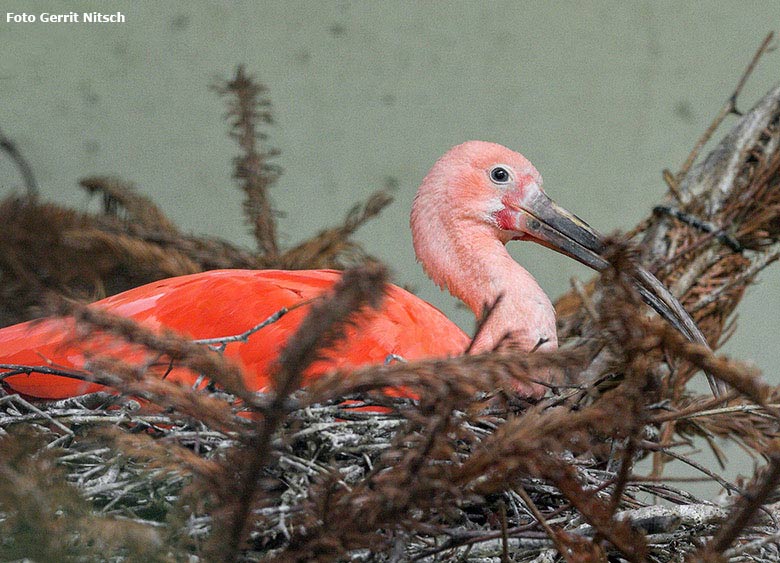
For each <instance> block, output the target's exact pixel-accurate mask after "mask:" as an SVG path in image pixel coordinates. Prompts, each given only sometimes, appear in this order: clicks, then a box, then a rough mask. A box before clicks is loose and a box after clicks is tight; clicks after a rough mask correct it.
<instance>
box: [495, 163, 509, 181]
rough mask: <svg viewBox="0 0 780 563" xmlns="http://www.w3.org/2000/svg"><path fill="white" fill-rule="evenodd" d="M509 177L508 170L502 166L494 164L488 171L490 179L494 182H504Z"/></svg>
mask: <svg viewBox="0 0 780 563" xmlns="http://www.w3.org/2000/svg"><path fill="white" fill-rule="evenodd" d="M510 178H511V176H510V175H509V171H508V170H507V169H506V168H504V167H503V166H496V167H495V168H493V169H492V170H491V171H490V179H491V180H493V182H495V183H496V184H506V183H508V182H509V180H510Z"/></svg>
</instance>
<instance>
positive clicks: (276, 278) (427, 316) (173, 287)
mask: <svg viewBox="0 0 780 563" xmlns="http://www.w3.org/2000/svg"><path fill="white" fill-rule="evenodd" d="M339 277H340V273H339V272H336V271H333V270H300V271H282V270H214V271H209V272H204V273H199V274H192V275H189V276H181V277H176V278H170V279H166V280H161V281H159V282H154V283H151V284H147V285H145V286H141V287H138V288H135V289H131V290H129V291H126V292H124V293H120V294H118V295H115V296H112V297H108V298H106V299H103V300H101V301H98V302H97V303H95V304H94V306H96V307H100V308H101V309H103V310H106V311H108V312H111V313H114V314H117V315H120V316H124V317H130V318H133V319H135V320H136V321H138V322H139V323H141V324H142V325H144V326H145V327H147V328H151V329H154V330H160V329H162V328H169V329H172V330H174V331H176V332H178V333H180V334H182V335H184V336H187V337H190V338H194V339H207V338H218V337H225V336H232V335H236V334H241V333H243V332H244V331H246V330H248V329H250V328H251V327H253V326H255V325H257V324H258V323H260V322H262V321H263V320H265V319H266V318H268V317H269V316H270V315H272V314H274V313H276V312H277V311H279V310H280V309H282V308H284V307H287V308H289V307H291V306H293V305H296V304H298V303H300V302H301V301H307V300H310V299H313V298H316V297H317V296H319V295H321V294H322V293H323V292H326V291H327V290H329V289H330V288H331V287H332V286H333V284H334V283H335V282H336V281H337V280H338V279H339ZM308 308H309V306H308V305H304V306H302V307H299V308H297V309H295V310H292V311H290V312H289V313H287V314H286V315H284V316H282V317H281V318H280V319H279V320H277V321H276V322H274V323H271V324H269V325H268V326H266V327H264V328H262V329H261V330H260V331H258V332H257V333H255V334H253V335H252V336H250V338H249V340H248V342H244V343H242V342H235V343H229V344H228V345H227V348H226V349H225V355H226V356H227V357H229V358H231V359H234V360H236V361H237V362H238V363H239V365H240V366H241V367H242V368H243V371H244V374H245V379H246V384H247V386H248V387H249V388H250V389H252V390H255V391H263V390H265V389H267V387H268V386H269V381H270V379H269V373H270V372H271V370H272V369H273V366H274V361H275V359H276V357H277V355H278V353H279V351H280V349H281V348H282V346H283V345H284V343H285V342H286V341H287V339H288V338H289V337H290V336H292V335H293V334H294V332H295V331H296V329H297V328H298V325H299V324H300V322H301V321H302V320H303V318H304V317H305V316H306V313H307V311H308ZM355 321H356V322H355V324H354V325H350V326H348V327H347V335H346V338H345V339H344V340H343V341H342V342H340V343H338V344H337V345H336V346H335V347H334V348H333V349H331V350H328V351H327V352H326V354H325V357H324V359H323V360H320V361H318V362H316V363H315V364H314V365H312V366H311V368H310V369H309V370H308V371H307V373H306V377H307V378H311V377H315V376H316V375H318V374H321V373H324V372H326V371H329V370H332V369H350V368H354V367H357V366H360V365H365V364H378V363H382V362H384V361H385V358H387V357H388V355H389V354H396V355H399V356H402V357H404V358H406V359H410V360H411V359H418V358H424V357H444V356H451V355H456V354H460V353H462V352H463V350H464V349H465V348H466V346H467V344H468V338H467V337H466V335H465V334H464V333H463V332H462V331H461V330H460V329H459V328H458V327H457V326H455V325H454V324H453V323H452V322H451V321H449V320H448V319H447V318H446V317H445V316H444V315H443V314H442V313H441V312H440V311H439V310H438V309H436V308H435V307H433V306H432V305H430V304H428V303H426V302H424V301H422V300H421V299H419V298H417V297H415V296H414V295H412V294H410V293H409V292H407V291H405V290H403V289H401V288H399V287H397V286H393V285H390V286H388V290H387V295H386V297H385V299H384V301H383V304H382V308H381V310H380V311H368V310H366V311H363V312H361V313H360V314H359V315H358V316H357V317H355ZM73 328H74V327H73V322H72V321H70V320H68V319H47V320H43V321H33V322H28V323H22V324H19V325H15V326H11V327H7V328H4V329H0V364H16V365H25V366H31V365H32V366H42V365H46V366H50V367H55V368H62V369H76V370H78V369H81V368H83V367H84V363H85V354H86V355H87V356H90V355H95V356H101V355H108V356H113V357H117V358H121V359H125V360H127V359H128V357H131V358H132V359H133V361H134V362H142V361H143V360H144V359H148V358H147V357H146V355H145V354H143V353H142V352H141V351H140V350H138V349H135V350H132V351H131V350H130V348H129V347H128V346H127V345H125V344H118V343H117V341H116V340H115V339H113V338H106V337H102V338H97V339H92V341H91V343H90V344H87V345H85V344H83V343H81V342H79V341H77V340H74V336H76V335H75V334H74V331H73ZM167 377H168V378H169V379H173V380H178V381H181V382H183V383H187V384H192V383H194V381H195V379H196V378H197V375H196V374H194V373H192V372H190V371H188V370H185V369H183V368H179V369H174V370H173V372H171V373H169V374H168V375H167ZM3 383H4V385H5V386H6V387H7V388H9V389H10V390H11V391H13V392H18V393H22V394H24V395H28V396H31V397H39V398H48V399H56V398H64V397H71V396H76V395H80V394H84V393H89V392H92V391H95V390H98V389H100V387H99V386H97V385H95V384H92V383H86V382H83V381H79V380H76V379H70V378H64V377H59V376H53V375H47V374H41V373H32V374H30V375H26V374H24V375H14V376H11V377H8V378H6V379H5V380H4V381H3Z"/></svg>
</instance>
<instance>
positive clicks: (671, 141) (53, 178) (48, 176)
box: [0, 0, 780, 384]
mask: <svg viewBox="0 0 780 563" xmlns="http://www.w3.org/2000/svg"><path fill="white" fill-rule="evenodd" d="M3 4H4V6H5V11H9V12H28V13H33V14H39V13H41V12H44V11H48V12H66V11H69V10H73V11H77V12H81V11H102V12H113V11H117V10H120V11H122V12H124V13H125V15H126V18H127V22H126V23H124V24H99V25H96V24H93V25H89V24H42V23H36V24H9V23H6V22H5V15H4V14H2V13H1V12H0V15H2V20H0V42H1V43H2V46H3V55H4V56H3V57H1V58H0V100H2V104H1V105H0V127H1V128H2V129H3V131H4V132H5V133H6V134H7V135H9V136H10V137H12V138H13V139H15V140H16V141H17V142H18V144H19V146H20V148H21V150H22V151H23V152H24V154H25V155H26V156H27V157H28V158H29V160H30V162H31V164H32V166H33V167H34V170H35V171H36V173H37V176H38V180H39V182H40V184H41V188H42V192H43V195H44V197H46V198H49V199H52V200H56V201H60V202H66V203H68V204H70V205H73V206H75V207H77V208H80V209H85V208H88V207H89V205H90V204H89V202H88V200H87V199H86V196H84V195H83V193H82V192H81V191H80V190H79V189H78V188H77V185H76V182H77V179H78V178H80V177H82V176H85V175H87V174H103V173H109V174H117V175H119V176H121V177H123V178H126V179H130V180H132V181H134V182H136V183H137V184H138V186H139V187H140V189H141V190H143V191H144V192H146V193H148V194H149V195H150V196H152V197H153V198H154V199H155V200H156V201H157V202H158V203H159V204H160V205H161V206H162V208H163V209H164V210H165V211H166V212H167V213H168V214H169V215H170V216H171V217H173V218H174V220H176V221H177V222H178V223H179V224H180V225H182V226H183V227H184V228H185V229H187V230H190V231H192V232H196V233H208V234H214V235H219V236H221V237H224V238H227V239H230V240H233V241H238V242H240V243H242V244H245V245H247V246H250V245H251V242H252V241H251V239H250V238H249V236H248V235H247V229H246V228H245V226H244V225H243V222H242V216H241V211H240V196H239V193H238V191H237V190H236V189H235V187H234V184H233V182H232V180H231V158H232V157H233V156H234V154H235V153H236V148H235V147H234V146H233V144H232V143H231V142H230V141H229V140H228V139H227V138H226V135H225V130H226V125H225V123H224V122H223V120H222V116H223V113H224V109H223V106H222V103H221V102H220V101H219V100H218V99H217V97H216V95H215V94H214V93H213V92H212V91H210V90H209V88H208V86H209V85H211V84H213V82H214V81H215V79H216V78H218V77H226V76H228V75H230V73H232V71H233V69H234V68H235V66H236V64H238V63H244V64H245V65H246V66H247V69H248V70H249V71H250V72H252V73H254V74H255V75H256V76H257V77H258V78H260V79H261V80H262V81H263V82H264V83H265V84H266V85H267V86H268V87H269V88H270V96H271V98H272V99H273V103H274V114H275V117H276V125H274V126H273V127H272V128H271V129H270V131H269V133H270V135H271V142H272V144H273V145H274V146H277V147H279V148H281V149H282V155H281V157H280V158H279V159H278V163H279V164H280V165H281V166H282V167H283V168H284V170H285V173H284V176H283V177H282V178H281V180H280V181H279V183H278V184H277V185H276V187H275V188H274V191H273V199H274V202H275V205H276V207H277V208H278V209H279V210H281V211H283V212H285V213H286V218H284V219H282V221H281V230H282V233H283V237H284V242H285V243H286V244H292V243H294V242H295V241H297V240H299V239H301V238H303V237H305V236H308V235H310V234H312V233H314V232H316V231H318V230H320V229H322V228H324V227H326V226H328V225H331V224H333V223H334V222H336V221H337V220H338V219H339V218H340V217H341V216H343V214H344V213H345V212H346V211H347V209H349V207H350V206H351V205H352V204H353V203H354V202H355V201H357V200H359V199H363V198H365V197H366V196H367V195H368V194H369V193H370V192H371V191H373V190H374V189H376V188H378V187H380V186H382V185H383V184H384V183H385V181H386V180H387V179H388V178H393V179H395V180H396V181H397V184H398V192H397V200H396V203H395V204H394V205H393V206H392V207H391V208H390V209H389V210H387V211H386V212H385V213H384V214H383V215H382V216H381V218H380V219H378V220H376V221H374V222H372V223H371V224H370V225H369V226H367V227H366V228H364V229H363V230H361V231H360V232H359V234H358V239H359V240H360V241H362V242H363V243H364V244H365V246H366V248H367V249H368V250H369V251H370V252H372V253H374V254H376V255H378V256H380V257H381V258H383V259H385V260H386V261H387V262H388V263H389V264H390V265H391V266H392V267H393V269H394V273H395V279H396V281H397V282H399V283H401V284H408V285H411V286H413V287H414V288H416V289H417V290H418V293H419V295H420V296H421V297H423V298H424V299H426V300H428V301H431V302H433V303H434V304H436V305H437V306H438V307H440V308H441V309H443V310H444V311H445V312H446V313H447V314H448V315H450V316H451V317H452V318H454V319H455V320H456V321H457V322H458V323H460V324H461V325H462V326H464V327H466V328H470V327H471V323H472V321H471V319H470V314H469V313H468V312H467V311H464V310H462V309H459V308H456V307H455V304H454V301H453V299H452V298H450V297H449V296H448V295H446V294H443V293H441V292H439V291H438V289H436V288H435V287H433V286H432V284H430V283H429V282H428V281H427V280H426V279H425V277H424V275H423V273H422V270H421V268H420V267H419V266H418V265H417V264H416V263H415V260H414V256H413V253H412V249H411V240H410V236H409V232H408V208H409V205H410V203H411V199H412V196H413V194H414V191H415V189H416V187H417V184H418V182H419V181H420V179H421V178H422V177H423V175H424V174H425V172H426V171H427V169H428V168H429V167H430V165H431V164H432V163H433V162H434V161H435V159H436V158H437V157H438V156H439V155H441V154H442V153H443V152H444V151H445V150H447V149H448V148H449V147H450V146H452V145H455V144H457V143H460V142H462V141H464V140H467V139H484V140H493V141H497V142H501V143H503V144H506V145H508V146H510V147H513V148H516V149H518V150H520V151H522V152H523V153H524V154H525V155H526V156H527V157H528V158H530V159H531V161H532V162H534V163H535V164H536V166H537V168H539V170H540V171H541V172H542V174H543V176H544V178H545V186H546V188H547V190H548V192H549V193H550V194H551V195H552V196H553V197H554V198H555V199H556V200H558V202H559V203H561V204H562V205H564V206H565V207H567V208H568V209H570V210H571V211H573V212H575V213H577V214H578V215H579V216H581V217H583V218H585V219H587V220H588V221H589V222H590V223H591V224H592V225H593V226H595V227H596V228H597V229H599V230H601V231H602V232H609V231H613V230H615V229H623V230H625V229H627V228H630V227H631V226H633V225H634V224H635V223H636V222H637V221H638V220H639V219H641V218H642V217H644V216H645V215H646V214H647V213H648V210H649V208H650V207H651V206H652V205H653V204H654V203H655V202H658V201H659V200H660V198H661V197H662V194H663V193H664V191H665V188H664V185H663V182H662V181H661V170H662V169H663V168H665V167H669V168H671V169H676V168H677V167H678V166H679V165H680V164H681V163H682V162H683V160H684V158H685V156H686V155H687V153H688V151H689V149H690V147H691V146H692V145H693V143H694V142H695V140H696V138H697V137H698V135H699V134H700V133H701V132H702V131H703V130H704V129H705V128H706V126H707V125H708V124H709V122H710V120H711V118H712V116H713V115H714V114H715V113H716V112H717V111H718V109H719V108H720V106H721V104H722V102H723V101H724V100H725V99H726V98H727V97H728V96H729V95H730V93H731V91H732V89H733V87H734V85H735V84H736V81H737V79H738V77H739V76H740V74H741V72H742V70H743V68H744V66H745V65H746V63H747V62H748V60H749V59H750V57H751V56H752V54H753V52H754V50H755V49H756V47H757V46H758V45H759V44H760V42H761V40H762V39H763V38H764V36H765V35H766V33H767V32H768V31H770V30H772V29H777V28H778V26H779V25H780V3H778V2H777V1H776V0H767V1H753V2H727V1H715V2H677V1H600V2H563V1H560V2H553V1H550V2H544V1H539V2H511V1H495V2H476V1H471V2H465V1H460V2H452V1H450V2H444V1H419V2H411V1H398V0H391V1H384V2H358V1H345V0H338V1H336V0H330V1H316V2H315V1H309V2H305V1H285V0H274V1H261V2H248V1H243V2H241V1H237V2H214V1H211V2H209V1H188V2H173V1H170V2H157V1H133V2H129V1H126V2H111V1H105V2H104V1H100V2H87V1H73V2H68V3H67V5H66V4H65V3H61V2H55V1H41V2H34V1H26V2H20V1H15V0H12V1H8V0H6V1H5V2H4V3H3ZM778 77H780V53H778V52H776V53H774V54H770V55H769V56H767V57H766V58H765V59H764V60H763V61H762V63H761V64H760V66H759V68H758V69H757V71H756V73H755V75H754V76H753V78H751V80H750V81H749V83H748V85H747V87H746V89H745V92H744V94H743V96H742V98H741V99H740V104H739V105H740V107H742V108H743V109H748V108H749V107H750V106H751V105H752V103H753V102H754V101H755V100H756V99H758V98H759V97H760V96H761V95H763V94H764V93H765V92H766V90H768V89H769V88H770V87H771V86H772V85H774V84H775V82H776V81H777V80H778ZM728 123H733V121H729V122H728ZM0 185H1V186H2V187H3V190H4V192H3V193H9V192H10V191H11V190H12V189H14V188H16V189H18V187H19V186H20V185H21V181H20V178H19V177H18V175H17V172H16V170H15V169H14V168H13V166H12V164H11V163H10V162H9V161H8V160H6V159H1V160H0ZM512 252H513V254H514V255H515V257H516V258H517V259H518V260H519V261H521V262H522V263H523V264H524V265H526V266H527V267H528V268H529V269H530V270H531V271H532V272H533V273H534V274H535V275H536V276H537V277H538V278H539V280H540V282H541V284H542V286H543V287H545V288H546V289H547V290H548V292H549V293H550V294H551V295H553V296H556V295H559V294H560V293H562V292H563V291H565V290H566V289H568V287H569V279H570V277H571V276H579V277H581V278H587V277H589V276H590V273H589V272H588V271H587V270H586V269H585V268H584V267H581V266H579V265H577V264H574V263H572V262H571V261H569V260H567V259H565V258H563V257H560V256H557V255H555V256H553V255H551V254H550V253H549V252H548V251H545V250H543V249H540V248H532V247H529V245H523V244H520V243H516V244H515V245H514V247H513V250H512ZM778 318H780V272H779V271H778V269H777V267H774V268H770V269H769V270H768V271H767V272H766V273H765V274H764V276H763V278H762V283H760V284H759V285H757V286H756V287H753V288H752V289H751V290H750V291H749V293H748V296H747V298H746V300H745V302H744V304H743V306H742V308H741V309H740V325H741V326H740V329H739V330H738V332H737V334H736V336H735V337H734V338H733V340H732V341H731V342H730V343H729V345H728V346H727V348H726V350H727V351H728V352H729V353H731V354H733V355H734V356H737V357H739V358H743V359H752V360H754V361H755V362H756V363H758V365H759V366H760V367H762V368H763V369H764V371H765V373H766V376H767V378H768V379H769V380H770V381H772V382H774V383H775V384H780V374H778V371H777V365H778V359H780V340H779V338H778V334H777V333H778V320H777V319H778Z"/></svg>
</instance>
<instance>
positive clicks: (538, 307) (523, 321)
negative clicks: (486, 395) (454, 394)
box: [415, 225, 558, 353]
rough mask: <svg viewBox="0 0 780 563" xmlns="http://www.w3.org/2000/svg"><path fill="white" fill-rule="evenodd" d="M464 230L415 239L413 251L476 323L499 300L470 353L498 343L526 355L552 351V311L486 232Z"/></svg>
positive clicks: (555, 341)
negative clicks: (535, 350) (415, 251)
mask: <svg viewBox="0 0 780 563" xmlns="http://www.w3.org/2000/svg"><path fill="white" fill-rule="evenodd" d="M451 226H453V227H454V228H455V229H456V230H460V229H458V227H457V226H454V225H451ZM466 230H467V229H466V228H464V229H463V231H464V232H461V233H457V232H456V233H452V232H448V233H447V235H445V236H435V235H434V236H431V234H432V233H426V234H427V235H428V236H423V237H422V238H421V239H417V238H416V240H415V249H416V250H417V254H418V257H419V259H420V261H421V262H423V267H424V268H425V270H426V272H427V273H428V275H429V276H430V277H431V279H433V281H434V282H436V283H437V284H438V285H439V286H443V287H447V289H448V290H449V291H450V293H452V294H453V295H454V296H455V297H458V298H459V299H460V300H462V301H463V302H464V303H465V304H466V305H468V306H469V308H470V309H471V310H472V311H473V312H474V315H475V316H476V317H477V318H479V317H480V316H481V315H482V311H483V309H484V307H485V306H489V305H491V304H492V303H494V302H495V301H496V299H497V298H498V297H499V296H501V301H500V302H499V304H498V305H497V306H496V308H495V309H494V310H493V312H492V313H491V315H490V317H489V319H488V321H487V323H486V324H485V326H484V327H483V328H482V331H481V332H480V334H479V336H478V338H477V341H476V342H475V343H474V346H473V348H472V352H473V353H478V352H484V351H488V350H492V349H493V348H494V347H495V346H496V345H497V344H498V343H499V342H502V341H503V342H505V343H511V344H512V345H515V346H518V347H520V348H521V349H523V350H526V351H530V350H534V349H540V350H554V349H556V348H557V346H558V338H557V334H556V328H555V310H554V308H553V306H552V303H551V302H550V299H549V298H548V297H547V295H546V294H545V293H544V291H543V290H542V288H541V287H539V284H538V283H536V280H535V279H534V278H533V277H532V276H531V274H529V273H528V271H526V270H525V268H523V267H522V266H520V264H518V263H517V262H515V261H514V259H512V257H511V256H510V255H509V253H508V252H507V250H506V248H505V247H504V244H503V243H502V241H501V240H499V239H498V238H497V237H496V235H495V233H494V232H492V231H491V230H490V229H488V228H484V229H480V228H475V226H474V225H472V226H471V228H468V232H466ZM438 234H439V235H441V233H438ZM507 340H508V342H507Z"/></svg>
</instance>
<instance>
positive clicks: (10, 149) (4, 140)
mask: <svg viewBox="0 0 780 563" xmlns="http://www.w3.org/2000/svg"><path fill="white" fill-rule="evenodd" d="M0 149H2V150H4V151H5V152H6V154H7V155H8V156H9V157H10V158H11V160H13V161H14V164H16V167H17V168H19V172H20V174H21V175H22V180H23V181H24V187H25V189H26V190H27V197H28V198H30V199H34V198H37V197H38V183H37V182H36V181H35V174H33V171H32V167H31V166H30V163H29V162H27V159H26V158H24V155H22V153H21V152H20V151H19V149H18V148H17V146H16V144H15V143H14V142H13V141H12V140H11V139H9V138H8V137H6V136H5V134H4V133H3V132H2V131H0Z"/></svg>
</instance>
